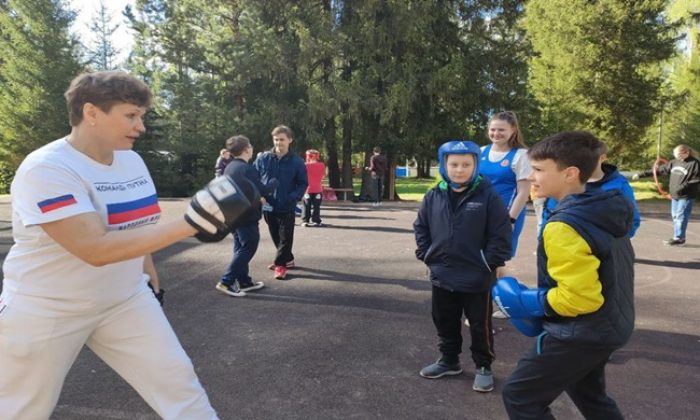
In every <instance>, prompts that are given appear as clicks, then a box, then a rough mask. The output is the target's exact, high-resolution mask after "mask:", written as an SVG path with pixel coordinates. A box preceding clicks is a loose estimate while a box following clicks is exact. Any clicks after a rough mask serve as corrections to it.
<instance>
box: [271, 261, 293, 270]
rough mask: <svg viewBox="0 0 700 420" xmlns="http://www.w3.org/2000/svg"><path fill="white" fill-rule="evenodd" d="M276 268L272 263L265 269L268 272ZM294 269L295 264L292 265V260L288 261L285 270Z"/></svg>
mask: <svg viewBox="0 0 700 420" xmlns="http://www.w3.org/2000/svg"><path fill="white" fill-rule="evenodd" d="M276 267H277V266H276V265H275V263H272V264H270V265H268V266H267V269H268V270H274V269H275V268H276ZM295 267H296V264H294V260H291V261H289V262H288V263H287V269H290V268H295Z"/></svg>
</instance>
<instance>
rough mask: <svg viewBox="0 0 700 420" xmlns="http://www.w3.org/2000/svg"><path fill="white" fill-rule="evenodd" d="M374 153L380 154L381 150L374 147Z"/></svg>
mask: <svg viewBox="0 0 700 420" xmlns="http://www.w3.org/2000/svg"><path fill="white" fill-rule="evenodd" d="M372 151H373V152H374V153H382V148H381V147H379V146H374V149H372Z"/></svg>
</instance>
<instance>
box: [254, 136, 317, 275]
mask: <svg viewBox="0 0 700 420" xmlns="http://www.w3.org/2000/svg"><path fill="white" fill-rule="evenodd" d="M293 141H294V139H293V135H292V130H291V129H290V128H289V127H287V126H284V125H278V126H277V127H275V128H274V129H273V130H272V143H273V144H274V147H273V148H272V150H270V151H268V152H265V153H263V154H261V155H259V156H258V158H257V159H256V160H255V163H254V165H253V166H255V169H257V170H258V173H260V179H261V180H262V183H263V184H265V185H269V184H270V183H273V182H276V181H274V180H277V181H278V182H279V183H278V184H277V186H276V188H275V191H274V193H272V195H271V196H269V197H267V202H268V204H269V206H263V218H264V219H265V222H266V223H267V227H268V229H269V230H270V236H271V237H272V242H274V244H275V247H277V255H276V256H275V261H274V262H273V263H272V264H271V265H270V266H269V267H268V268H269V269H271V270H274V271H275V275H274V277H275V278H276V279H278V280H284V278H285V277H286V276H287V269H288V268H291V267H294V254H293V253H292V245H293V244H294V221H295V213H294V211H295V208H296V205H297V202H298V201H299V200H301V198H302V197H303V196H304V193H305V192H306V187H308V185H309V182H308V179H307V176H306V165H304V161H303V160H302V159H301V158H300V157H299V156H297V155H295V154H293V153H291V152H290V150H289V146H290V145H291V143H292V142H293Z"/></svg>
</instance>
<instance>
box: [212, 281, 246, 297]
mask: <svg viewBox="0 0 700 420" xmlns="http://www.w3.org/2000/svg"><path fill="white" fill-rule="evenodd" d="M216 290H218V291H220V292H221V293H225V294H227V295H229V296H236V297H243V296H245V292H244V291H243V290H241V288H240V287H239V286H238V282H237V281H234V282H233V284H231V285H228V284H225V283H222V282H218V283H216Z"/></svg>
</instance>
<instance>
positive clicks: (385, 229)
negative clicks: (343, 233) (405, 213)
mask: <svg viewBox="0 0 700 420" xmlns="http://www.w3.org/2000/svg"><path fill="white" fill-rule="evenodd" d="M327 227H328V228H329V229H342V230H365V231H368V232H386V233H413V229H403V228H395V227H387V226H342V225H327Z"/></svg>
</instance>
